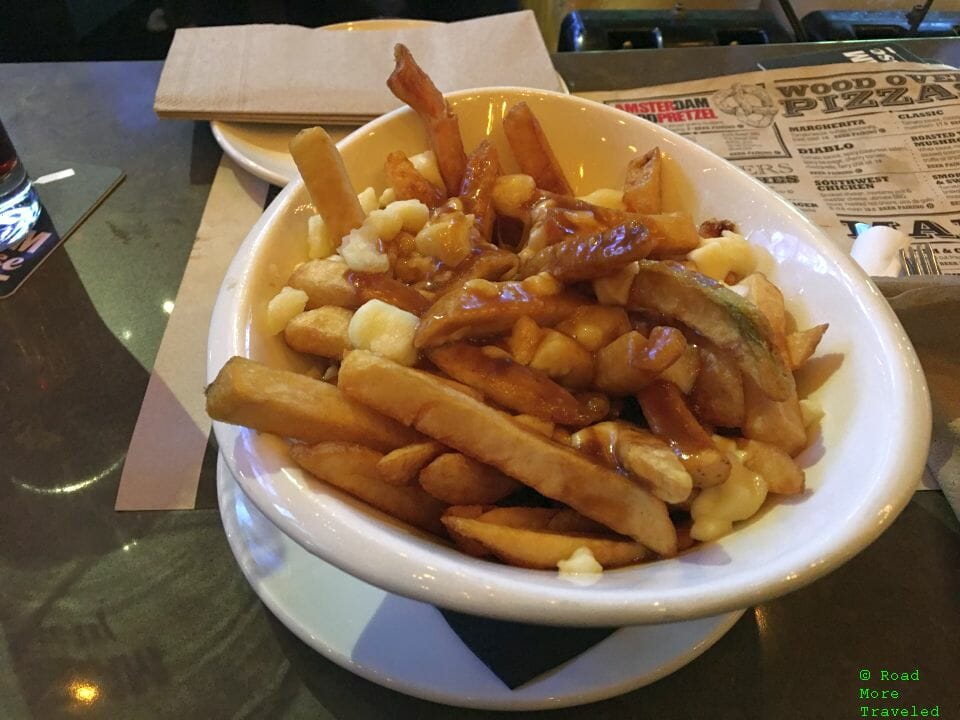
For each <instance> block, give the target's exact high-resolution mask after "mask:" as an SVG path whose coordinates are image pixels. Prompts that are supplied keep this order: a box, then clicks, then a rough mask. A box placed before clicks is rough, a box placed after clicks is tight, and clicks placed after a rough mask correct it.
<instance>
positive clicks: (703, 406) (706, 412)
mask: <svg viewBox="0 0 960 720" xmlns="http://www.w3.org/2000/svg"><path fill="white" fill-rule="evenodd" d="M697 354H698V355H699V356H700V371H699V372H698V373H697V380H696V382H695V383H694V384H693V389H692V390H691V391H690V404H691V406H692V408H693V412H694V414H695V415H696V416H697V417H698V418H699V419H700V420H701V421H702V422H705V423H707V424H709V425H717V426H719V427H726V428H735V427H742V426H743V418H744V412H745V411H744V402H743V378H742V376H741V373H740V368H739V367H738V366H737V363H736V361H735V360H734V359H733V358H732V357H730V356H729V355H728V354H727V353H725V352H722V351H719V350H716V349H714V348H711V347H707V346H705V345H702V344H701V345H699V346H698V347H697Z"/></svg>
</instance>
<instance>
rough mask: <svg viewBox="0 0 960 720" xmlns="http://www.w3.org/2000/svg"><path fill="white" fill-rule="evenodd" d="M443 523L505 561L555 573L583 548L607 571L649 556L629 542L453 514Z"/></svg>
mask: <svg viewBox="0 0 960 720" xmlns="http://www.w3.org/2000/svg"><path fill="white" fill-rule="evenodd" d="M443 524H444V525H445V526H446V527H447V529H448V530H452V531H454V532H456V533H458V534H460V535H462V536H464V537H468V538H470V539H472V540H476V541H477V542H479V543H480V544H482V545H484V546H485V547H486V548H487V549H489V550H490V552H491V553H493V554H494V555H496V556H497V557H498V558H500V559H501V560H503V561H504V562H507V563H509V564H511V565H516V566H519V567H525V568H533V569H539V570H556V568H557V563H558V562H560V561H561V560H566V559H567V558H569V557H570V556H571V555H573V553H574V551H575V550H576V549H577V548H580V547H586V548H588V549H589V550H590V552H591V554H592V555H593V557H594V558H595V559H596V560H597V562H598V563H600V565H602V566H603V567H605V568H610V567H620V566H622V565H629V564H630V563H635V562H638V561H639V560H641V559H642V558H643V557H644V555H645V554H646V551H645V549H644V547H643V545H641V544H640V543H636V542H630V541H627V540H617V539H612V538H602V537H593V536H590V535H564V534H561V533H555V532H547V531H543V530H539V531H538V530H524V529H522V528H514V527H506V526H503V525H494V524H492V523H488V522H483V521H481V520H470V519H468V518H461V517H455V516H452V515H446V516H444V518H443Z"/></svg>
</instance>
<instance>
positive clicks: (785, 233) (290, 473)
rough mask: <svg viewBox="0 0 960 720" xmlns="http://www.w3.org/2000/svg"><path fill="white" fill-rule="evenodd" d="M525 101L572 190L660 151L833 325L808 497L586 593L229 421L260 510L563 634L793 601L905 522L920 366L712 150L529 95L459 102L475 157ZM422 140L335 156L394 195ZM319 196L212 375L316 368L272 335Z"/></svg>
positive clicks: (381, 140) (450, 593)
mask: <svg viewBox="0 0 960 720" xmlns="http://www.w3.org/2000/svg"><path fill="white" fill-rule="evenodd" d="M521 99H522V100H526V101H527V103H528V104H529V105H530V106H531V108H532V109H533V111H534V112H535V113H536V114H537V116H538V118H539V119H540V121H541V124H542V125H543V128H544V131H545V133H546V135H547V137H548V138H549V139H550V142H551V143H552V145H553V148H554V150H555V152H556V155H557V157H558V160H559V162H560V164H561V167H562V168H563V170H564V172H565V174H566V176H567V177H568V178H570V180H571V182H572V184H573V185H574V190H575V192H576V193H577V194H582V193H584V192H589V191H591V190H594V189H596V188H598V187H619V186H620V185H621V183H622V182H623V175H624V167H625V165H626V162H627V160H628V158H630V157H631V156H632V155H634V154H635V153H636V152H638V151H640V152H642V151H645V150H647V149H648V148H649V147H651V146H653V145H659V146H660V147H661V148H662V150H663V151H664V153H665V160H664V178H663V181H664V188H665V197H664V202H665V209H666V210H668V211H669V210H675V209H676V210H685V211H687V212H688V213H689V214H690V215H692V216H693V217H694V218H696V219H697V220H698V221H699V220H702V219H705V218H709V217H721V218H730V219H732V220H734V221H735V222H737V223H738V224H739V226H740V228H741V229H742V231H743V232H744V233H745V234H746V235H747V236H748V238H749V240H750V242H751V243H753V244H754V245H756V246H759V247H761V248H764V249H765V250H766V257H765V259H763V260H762V262H761V264H760V269H761V270H763V271H764V272H766V273H767V275H768V277H770V279H771V280H772V281H773V282H775V283H776V284H777V285H778V286H779V287H780V288H781V289H782V290H783V292H784V295H785V297H786V298H787V304H788V307H789V308H790V309H791V311H792V312H793V314H794V316H795V317H796V320H797V323H798V325H799V326H800V327H807V326H810V325H812V324H815V323H820V322H829V323H830V329H829V331H828V332H827V334H826V336H825V337H824V340H823V342H822V343H821V346H820V348H819V349H818V358H817V359H815V360H814V361H811V362H810V363H808V365H807V366H806V367H805V368H804V372H803V373H801V378H800V385H801V387H802V388H804V389H805V391H809V395H810V397H811V399H812V400H813V401H814V402H816V403H818V404H819V405H820V406H821V407H822V408H823V410H824V412H825V413H826V414H825V417H824V420H823V422H822V424H821V433H820V436H819V437H818V438H817V440H816V441H815V442H814V443H813V444H812V445H811V447H809V448H807V449H806V450H805V451H804V452H803V453H802V454H801V455H800V456H799V461H800V463H802V464H803V465H804V466H805V467H806V475H807V490H806V492H805V493H803V494H802V495H800V496H795V497H785V498H779V499H777V498H772V499H771V501H769V502H768V504H767V506H766V507H765V508H764V509H763V510H762V511H761V512H760V513H759V514H758V515H757V516H755V517H754V518H752V519H751V520H749V521H747V522H744V523H740V524H738V527H737V528H736V529H735V531H734V532H732V533H731V534H729V535H727V536H726V537H724V538H722V539H721V540H719V541H717V542H712V543H706V544H703V545H701V546H698V547H697V548H695V549H693V550H692V551H690V552H687V553H685V554H683V555H681V556H679V557H677V558H672V559H668V560H661V561H657V562H653V563H648V564H645V565H641V566H635V567H631V568H624V569H620V570H615V571H608V572H605V573H603V576H602V577H601V578H599V579H598V580H597V581H596V583H595V584H593V585H591V586H589V587H583V586H579V585H574V584H572V583H570V582H569V581H568V580H567V579H565V578H563V577H559V576H558V575H557V573H551V572H544V571H532V570H524V569H520V568H512V567H505V566H502V565H498V564H496V563H492V562H487V561H485V560H480V559H476V558H472V557H467V556H465V555H463V554H461V553H458V552H457V551H455V550H454V549H452V548H450V547H447V546H445V545H441V544H439V543H436V542H432V541H430V540H428V539H425V538H423V537H421V536H416V535H414V534H412V533H410V532H408V531H405V530H403V529H401V528H399V527H397V526H396V525H393V524H390V523H388V522H385V521H384V519H383V516H381V515H378V514H377V513H374V512H372V511H371V510H370V509H369V508H367V507H366V506H364V505H362V504H361V503H359V502H356V501H354V500H352V499H350V498H349V497H347V496H346V495H344V494H343V493H340V492H338V491H336V490H335V489H333V488H330V487H328V486H326V485H324V484H322V483H319V482H317V481H315V480H312V479H311V478H309V477H308V476H307V475H306V474H304V473H303V472H301V471H300V470H299V469H298V468H296V467H294V466H293V463H292V462H291V461H290V459H289V456H288V454H287V451H286V445H285V444H283V443H282V442H280V441H279V440H277V439H276V438H272V437H270V436H266V435H258V434H257V433H254V432H251V431H249V430H244V429H241V428H238V427H233V426H228V425H224V424H222V423H216V425H215V431H216V433H217V438H218V440H219V444H220V448H221V451H222V452H223V453H224V456H225V457H226V460H227V462H228V463H229V465H230V467H231V469H232V470H233V472H234V475H235V476H236V477H237V479H238V480H239V482H240V484H241V485H242V486H243V488H244V491H245V492H246V493H247V495H248V496H249V497H250V498H251V499H252V500H253V502H254V503H255V504H256V505H257V506H258V507H259V508H260V509H261V510H262V511H263V512H264V513H265V514H266V515H267V516H268V517H269V518H270V519H271V520H272V521H273V522H275V523H277V524H278V525H279V526H280V527H281V528H282V529H283V531H284V532H285V533H287V534H288V535H290V536H291V537H292V538H294V539H295V540H296V541H297V542H299V543H300V544H301V545H303V546H304V547H305V548H307V549H308V550H309V551H310V552H312V553H314V554H316V555H318V556H320V557H321V558H323V559H324V560H326V561H328V562H331V563H333V564H335V565H337V567H339V568H341V569H342V570H345V571H347V572H349V573H351V574H352V575H355V576H357V577H359V578H361V579H363V580H365V581H366V582H369V583H372V584H374V585H377V586H378V587H382V588H384V589H386V590H388V591H390V592H394V593H397V594H401V595H405V596H408V597H413V598H416V599H419V600H423V601H425V602H429V603H430V604H432V605H438V606H441V607H448V608H452V609H456V610H460V611H462V612H466V613H471V614H475V615H485V616H488V617H496V618H500V619H510V620H517V621H527V622H541V623H548V624H557V625H570V626H572V625H581V626H588V625H594V626H599V625H608V626H622V625H633V624H640V623H658V622H670V621H675V620H686V619H691V618H695V617H704V616H707V615H716V614H718V613H721V612H725V611H728V610H733V609H736V608H742V607H748V606H750V605H753V604H757V603H760V602H764V601H766V600H769V599H771V598H773V597H776V596H779V595H783V594H785V593H787V592H791V591H792V590H795V589H797V588H799V587H801V586H802V585H804V584H806V583H809V582H811V581H813V580H815V579H816V578H818V577H820V576H822V575H823V574H825V573H826V572H828V571H830V570H831V569H833V568H835V567H837V566H838V565H840V564H841V563H843V562H845V561H846V560H847V559H849V558H850V557H852V556H853V555H854V554H856V553H857V552H859V551H860V550H862V549H863V548H864V547H865V546H866V545H867V544H868V543H870V542H872V541H873V540H874V539H875V538H876V537H877V536H878V535H879V534H880V533H881V532H882V531H883V530H884V529H885V528H886V527H888V526H889V524H890V523H891V522H892V521H893V520H894V518H895V517H896V516H897V514H898V513H899V512H900V511H901V510H902V509H903V507H904V505H905V504H906V503H907V501H908V500H909V498H910V496H911V494H912V493H913V489H914V487H915V485H916V481H917V478H918V477H920V474H921V471H922V468H923V466H924V463H925V460H926V452H927V447H928V444H929V439H930V402H929V396H928V394H927V389H926V383H925V381H924V377H923V373H922V372H921V369H920V365H919V362H918V361H917V357H916V354H915V353H914V351H913V348H912V346H911V345H910V341H909V340H908V338H907V336H906V334H905V333H904V331H903V328H902V327H901V326H900V324H899V322H898V321H897V319H896V316H895V315H894V314H893V312H892V310H891V309H890V306H889V305H888V304H887V303H886V301H885V300H884V299H883V297H882V296H881V295H880V293H879V292H878V291H877V289H876V287H875V286H874V285H873V284H872V283H871V282H870V280H869V278H867V276H866V275H864V273H863V272H862V271H861V270H860V269H859V268H858V267H856V266H855V265H854V263H853V262H852V261H851V260H850V258H849V257H847V256H845V255H844V254H842V253H841V252H840V250H839V249H838V248H836V247H835V246H834V245H833V244H832V243H831V242H830V241H829V240H828V239H827V238H825V237H824V236H823V235H822V234H821V233H820V231H819V230H818V229H817V228H815V227H814V226H813V225H811V224H810V223H809V222H808V221H807V220H806V218H805V217H804V216H803V215H802V214H800V213H799V212H798V211H797V210H796V209H795V208H793V207H792V206H791V205H790V204H789V203H787V202H786V201H785V200H783V199H782V198H780V197H779V196H778V195H776V194H775V193H773V192H771V191H770V190H769V189H767V188H766V187H764V186H763V185H762V184H760V183H758V182H756V181H755V180H753V179H752V178H750V177H749V176H747V175H745V174H744V173H742V172H740V171H739V170H738V169H736V168H735V167H733V166H732V165H730V164H729V163H726V162H724V161H723V160H721V159H720V158H718V157H716V156H715V155H713V154H712V153H710V152H708V151H706V150H704V149H703V148H701V147H699V146H697V145H695V144H693V143H692V142H690V141H689V140H686V139H684V138H682V137H680V136H677V135H675V134H673V133H670V132H669V131H667V130H664V129H663V128H660V127H658V126H656V125H653V124H650V123H647V122H645V121H643V120H640V119H638V118H635V117H633V116H631V115H627V114H626V113H623V112H621V111H619V110H616V109H613V108H610V107H606V106H603V105H598V104H597V103H592V102H590V101H588V100H584V99H582V98H577V97H574V96H570V95H561V94H557V93H545V92H542V91H532V90H525V89H519V88H499V89H497V88H487V89H480V90H468V91H463V92H459V93H452V94H451V95H450V96H449V100H450V103H451V105H452V107H453V110H454V111H455V112H456V113H457V114H458V115H459V117H460V126H461V130H462V133H463V137H464V144H465V146H466V147H467V148H472V147H474V146H475V145H476V143H477V142H478V141H479V140H480V139H482V138H485V137H488V136H489V137H490V139H491V140H492V141H493V142H494V144H495V145H496V146H497V147H498V149H499V150H500V157H501V159H502V162H503V165H504V166H505V171H506V172H511V171H512V170H511V168H512V159H511V157H510V154H509V147H508V145H507V143H506V140H505V138H504V137H503V133H502V129H501V127H500V122H499V119H500V118H501V117H502V113H503V112H505V111H506V109H507V108H508V107H510V106H511V105H512V104H513V103H514V102H516V101H519V100H521ZM425 145H426V141H425V137H424V132H423V128H422V127H421V125H420V123H419V121H418V119H417V118H416V117H415V115H414V114H413V112H412V111H410V110H406V109H404V110H399V111H397V112H395V113H391V114H390V115H387V116H384V117H382V118H380V119H378V120H376V121H374V122H372V123H370V124H368V125H366V126H365V127H364V128H362V129H361V130H359V131H357V132H356V133H354V134H353V135H351V136H350V137H348V138H346V139H345V140H343V141H342V142H341V143H340V146H339V147H340V150H341V153H342V154H343V157H344V162H345V164H346V167H347V169H348V171H349V172H350V174H351V178H352V181H353V183H354V185H355V186H357V187H366V186H368V185H372V186H374V187H375V188H377V189H378V190H380V189H382V188H383V187H384V182H385V181H384V177H383V162H382V161H383V158H384V157H385V156H386V155H387V154H388V153H389V152H390V151H392V150H397V149H399V150H403V151H404V152H406V153H408V154H410V153H414V152H419V151H421V150H423V149H424V147H425ZM310 212H311V208H310V202H309V199H308V197H307V193H306V191H305V189H304V188H303V186H302V183H301V182H299V181H297V182H294V183H291V184H290V185H288V186H287V187H286V188H285V189H284V190H283V191H282V192H281V193H280V195H278V197H277V198H276V200H275V201H274V202H273V203H272V204H271V205H270V207H269V208H268V209H267V211H266V212H265V213H264V215H263V217H262V218H261V219H260V221H258V222H257V224H256V225H255V226H254V228H253V229H252V230H251V232H250V234H249V236H248V238H247V240H246V241H245V242H244V244H243V245H242V246H241V248H240V249H239V250H238V252H237V255H236V257H235V258H234V261H233V262H232V264H231V266H230V269H229V270H228V272H227V275H226V277H225V280H224V283H223V286H222V288H221V292H220V295H219V297H218V299H217V303H216V307H215V310H214V314H213V318H212V321H211V328H210V337H209V343H208V359H207V367H208V380H210V381H212V380H213V378H214V377H215V375H216V374H217V372H218V371H219V370H220V369H221V368H222V367H223V365H224V363H226V361H227V360H228V359H229V358H230V357H231V356H233V355H243V356H246V357H250V358H253V359H255V360H259V361H261V362H265V363H267V364H268V365H272V366H276V367H286V368H291V369H304V368H305V367H306V362H305V360H304V359H303V357H302V356H298V355H297V354H296V353H293V352H291V351H290V350H289V349H288V348H286V346H285V345H284V342H283V339H282V336H271V335H269V334H268V333H267V332H266V330H265V316H266V306H267V302H268V301H269V299H270V298H271V297H272V296H273V295H274V294H275V293H276V292H277V291H278V290H279V289H280V287H281V286H282V285H283V282H284V279H285V278H286V277H288V275H289V273H290V271H291V270H292V268H293V267H294V266H295V265H296V264H297V263H298V262H300V261H302V260H303V259H304V254H305V245H306V225H307V216H308V215H309V213H310Z"/></svg>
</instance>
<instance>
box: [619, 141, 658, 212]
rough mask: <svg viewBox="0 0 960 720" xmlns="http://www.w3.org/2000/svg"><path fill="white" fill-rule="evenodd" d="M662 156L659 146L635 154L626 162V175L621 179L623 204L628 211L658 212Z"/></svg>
mask: <svg viewBox="0 0 960 720" xmlns="http://www.w3.org/2000/svg"><path fill="white" fill-rule="evenodd" d="M662 157H663V156H662V153H661V152H660V148H658V147H655V148H653V150H650V151H648V152H646V153H644V154H643V155H636V156H635V157H633V158H632V159H631V160H630V162H629V163H628V164H627V177H626V179H625V180H624V181H623V204H624V205H626V207H627V210H629V211H630V212H635V213H647V214H656V213H659V212H660V208H661V202H662V201H661V197H660V167H661V164H662Z"/></svg>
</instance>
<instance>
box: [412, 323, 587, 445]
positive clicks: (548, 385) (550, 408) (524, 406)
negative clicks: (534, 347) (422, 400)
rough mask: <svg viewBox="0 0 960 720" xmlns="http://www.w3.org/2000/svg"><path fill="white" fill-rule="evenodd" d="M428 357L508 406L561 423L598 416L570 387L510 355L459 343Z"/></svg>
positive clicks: (584, 421)
mask: <svg viewBox="0 0 960 720" xmlns="http://www.w3.org/2000/svg"><path fill="white" fill-rule="evenodd" d="M427 357H429V358H430V361H431V362H432V363H434V364H435V365H436V366H437V367H438V368H440V369H441V370H443V371H444V372H445V373H447V375H449V376H450V377H452V378H454V379H455V380H457V381H459V382H462V383H464V384H466V385H469V386H470V387H472V388H475V389H476V390H479V391H480V392H481V393H483V395H484V396H486V397H488V398H490V399H491V400H493V401H494V402H495V403H497V404H498V405H501V406H503V407H505V408H510V409H511V410H516V411H517V412H520V413H526V414H528V415H533V416H535V417H538V418H542V419H544V420H549V421H551V422H555V423H560V424H561V425H576V426H580V425H587V424H589V423H591V422H596V420H597V419H598V417H597V416H596V412H595V411H594V410H592V409H591V408H590V407H588V406H586V405H585V404H583V403H580V402H579V401H578V400H577V398H575V397H574V396H573V395H572V394H571V393H570V392H569V391H568V390H566V389H564V388H563V387H561V386H560V385H558V384H557V383H555V382H554V381H553V380H551V379H550V378H548V377H547V376H546V375H545V374H543V373H541V372H538V371H537V370H535V369H531V368H528V367H525V366H523V365H521V364H519V363H517V362H515V361H514V360H512V359H511V358H510V357H509V356H506V357H504V356H503V355H499V354H496V353H492V352H489V351H487V349H486V348H481V347H478V346H477V345H470V344H469V343H465V342H459V343H451V344H449V345H443V346H441V347H438V348H433V349H431V350H429V351H427Z"/></svg>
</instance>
